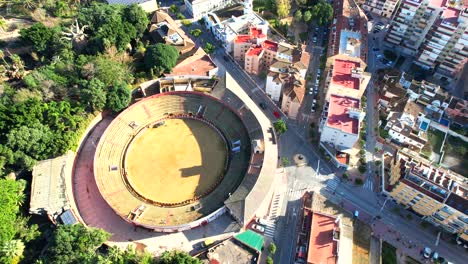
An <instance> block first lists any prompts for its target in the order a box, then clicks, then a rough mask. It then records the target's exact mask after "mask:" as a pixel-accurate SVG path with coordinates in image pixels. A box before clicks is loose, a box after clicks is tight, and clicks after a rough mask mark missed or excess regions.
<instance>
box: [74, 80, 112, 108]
mask: <svg viewBox="0 0 468 264" xmlns="http://www.w3.org/2000/svg"><path fill="white" fill-rule="evenodd" d="M105 86H106V85H105V84H104V83H103V82H101V81H100V80H99V79H96V78H93V79H91V80H89V81H86V80H83V81H81V83H80V98H81V99H82V104H83V105H84V106H85V107H86V108H87V109H89V110H90V111H101V110H102V109H104V106H105V105H106V92H105V90H104V89H105Z"/></svg>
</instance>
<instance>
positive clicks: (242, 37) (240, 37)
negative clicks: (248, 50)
mask: <svg viewBox="0 0 468 264" xmlns="http://www.w3.org/2000/svg"><path fill="white" fill-rule="evenodd" d="M251 39H252V37H251V36H250V35H238V36H237V37H236V39H235V40H234V41H235V42H236V43H247V42H250V40H251Z"/></svg>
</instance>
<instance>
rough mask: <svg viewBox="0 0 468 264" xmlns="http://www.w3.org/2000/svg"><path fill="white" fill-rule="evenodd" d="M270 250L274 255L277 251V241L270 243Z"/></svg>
mask: <svg viewBox="0 0 468 264" xmlns="http://www.w3.org/2000/svg"><path fill="white" fill-rule="evenodd" d="M268 252H270V254H272V255H274V254H275V253H276V245H275V243H273V242H271V243H270V245H269V246H268Z"/></svg>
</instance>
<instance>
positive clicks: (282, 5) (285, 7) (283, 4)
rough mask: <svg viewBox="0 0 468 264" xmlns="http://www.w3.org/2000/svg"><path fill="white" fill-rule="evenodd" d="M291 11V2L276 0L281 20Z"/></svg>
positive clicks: (288, 0)
mask: <svg viewBox="0 0 468 264" xmlns="http://www.w3.org/2000/svg"><path fill="white" fill-rule="evenodd" d="M289 11H291V3H290V0H276V13H277V14H278V16H279V17H280V18H285V17H287V16H288V15H289Z"/></svg>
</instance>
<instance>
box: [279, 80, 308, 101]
mask: <svg viewBox="0 0 468 264" xmlns="http://www.w3.org/2000/svg"><path fill="white" fill-rule="evenodd" d="M281 75H286V74H280V76H281ZM286 76H287V75H286ZM280 78H281V77H280ZM284 78H289V79H288V80H287V82H288V83H287V84H286V85H285V86H284V91H283V94H284V95H285V96H288V97H291V100H294V99H296V98H297V100H298V101H299V103H302V100H304V96H305V90H306V89H305V81H304V80H301V79H300V77H299V76H298V75H296V74H295V75H293V76H291V77H284Z"/></svg>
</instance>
